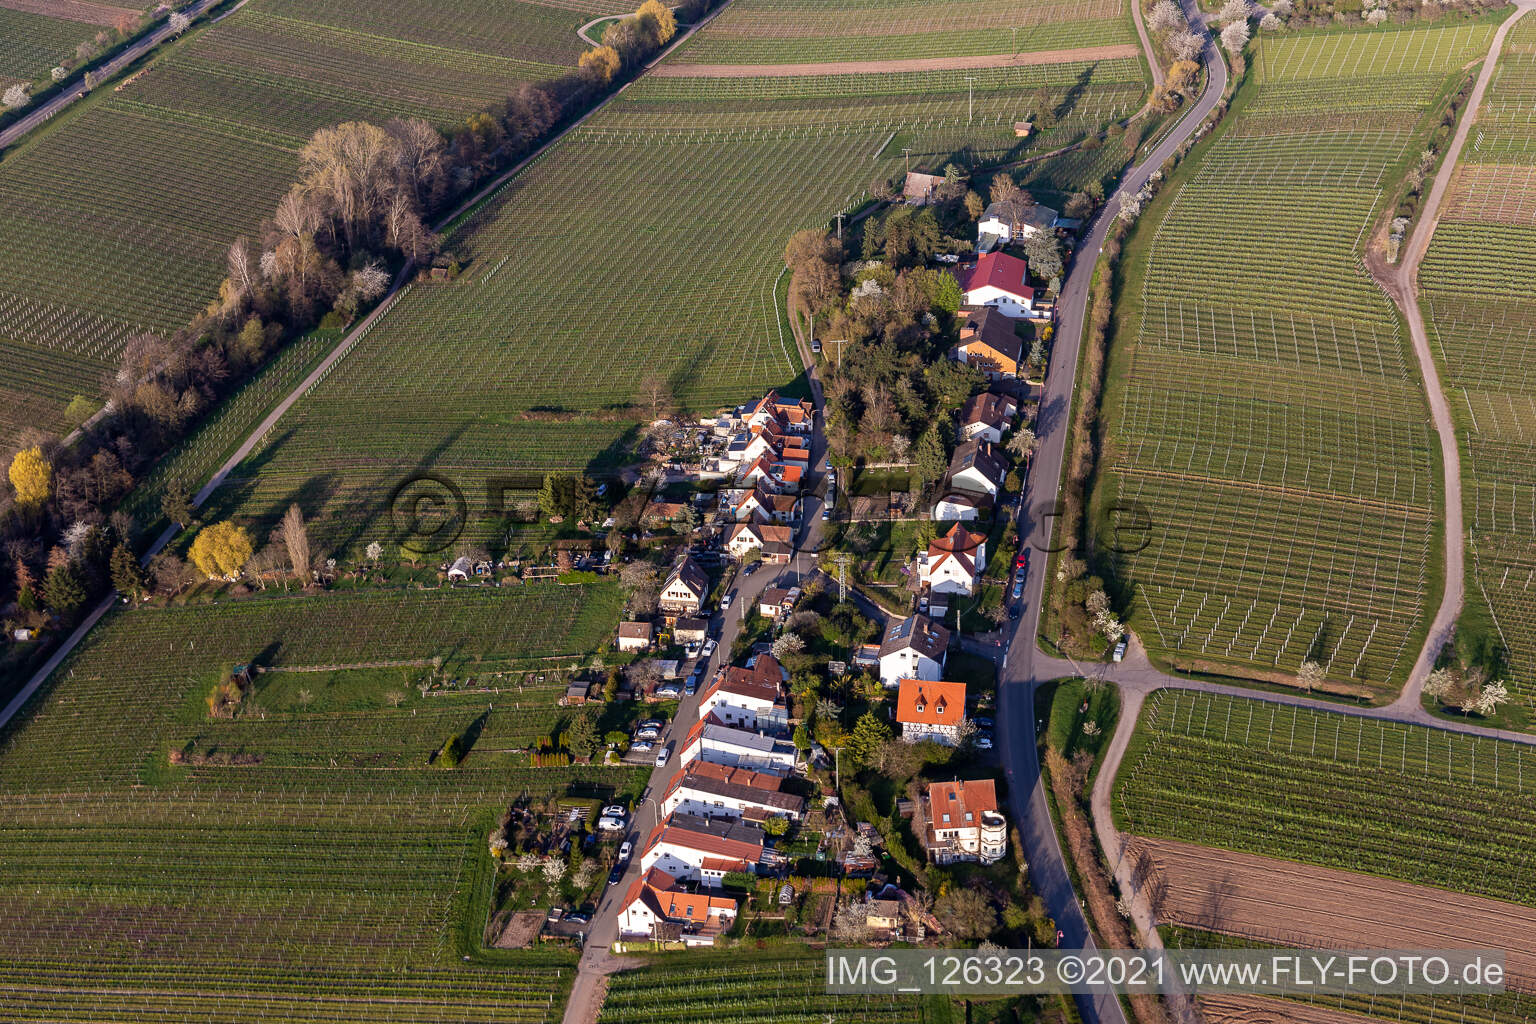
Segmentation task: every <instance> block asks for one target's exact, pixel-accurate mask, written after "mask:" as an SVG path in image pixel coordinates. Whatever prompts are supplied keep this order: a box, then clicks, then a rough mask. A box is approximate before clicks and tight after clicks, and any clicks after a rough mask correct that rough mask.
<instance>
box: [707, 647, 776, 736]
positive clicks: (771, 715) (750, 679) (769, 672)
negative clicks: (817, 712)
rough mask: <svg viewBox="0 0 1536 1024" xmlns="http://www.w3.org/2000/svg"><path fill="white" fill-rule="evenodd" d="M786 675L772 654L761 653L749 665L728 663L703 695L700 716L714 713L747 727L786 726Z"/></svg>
mask: <svg viewBox="0 0 1536 1024" xmlns="http://www.w3.org/2000/svg"><path fill="white" fill-rule="evenodd" d="M786 675H787V674H786V673H785V671H784V669H783V667H782V666H781V665H780V664H779V662H778V659H776V658H775V657H774V656H773V655H771V654H759V655H757V656H755V657H754V658H753V659H752V660H751V662H750V663H749V664H748V665H745V666H743V665H731V666H728V667H727V668H725V669H722V670H721V671H720V673H719V674H718V675H716V676H715V678H714V681H713V682H711V683H710V684H709V686H708V687H707V688H706V689H705V690H704V694H703V696H701V697H700V698H699V717H700V718H708V717H709V716H711V715H713V716H714V717H715V718H717V719H719V720H720V721H721V722H723V723H724V724H726V725H732V726H738V727H740V728H743V729H771V730H779V729H783V728H785V727H786V726H787V725H788V723H789V709H788V707H787V706H786V705H785V703H784V692H783V687H784V681H785V678H786Z"/></svg>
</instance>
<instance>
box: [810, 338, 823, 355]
mask: <svg viewBox="0 0 1536 1024" xmlns="http://www.w3.org/2000/svg"><path fill="white" fill-rule="evenodd" d="M811 352H812V353H814V354H816V355H821V342H819V341H813V342H811Z"/></svg>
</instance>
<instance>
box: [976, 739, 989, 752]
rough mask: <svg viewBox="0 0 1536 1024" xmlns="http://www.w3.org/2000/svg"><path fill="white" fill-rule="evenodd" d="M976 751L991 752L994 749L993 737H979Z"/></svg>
mask: <svg viewBox="0 0 1536 1024" xmlns="http://www.w3.org/2000/svg"><path fill="white" fill-rule="evenodd" d="M976 749H977V750H991V749H992V737H991V736H977V737H976Z"/></svg>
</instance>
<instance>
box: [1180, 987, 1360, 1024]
mask: <svg viewBox="0 0 1536 1024" xmlns="http://www.w3.org/2000/svg"><path fill="white" fill-rule="evenodd" d="M1200 1011H1201V1016H1203V1017H1204V1018H1205V1024H1364V1022H1365V1021H1372V1020H1378V1018H1376V1017H1362V1016H1361V1015H1360V1014H1358V1013H1350V1012H1348V1011H1346V1010H1338V1009H1334V1008H1333V1007H1331V1006H1318V1005H1317V1004H1315V1003H1303V1002H1301V1001H1299V1000H1296V999H1270V998H1268V997H1267V996H1251V995H1239V994H1236V993H1222V994H1220V995H1209V996H1201V997H1200Z"/></svg>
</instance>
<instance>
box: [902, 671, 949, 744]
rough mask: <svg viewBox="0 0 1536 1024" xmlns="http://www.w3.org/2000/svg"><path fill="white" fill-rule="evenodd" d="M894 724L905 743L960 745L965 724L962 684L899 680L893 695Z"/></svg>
mask: <svg viewBox="0 0 1536 1024" xmlns="http://www.w3.org/2000/svg"><path fill="white" fill-rule="evenodd" d="M896 721H897V722H899V723H900V724H901V738H902V739H903V740H905V741H906V742H908V743H920V742H922V741H923V740H933V741H934V742H935V743H942V744H944V745H945V746H946V747H953V746H957V745H959V743H960V730H961V727H962V726H963V725H964V724H965V684H964V683H946V682H927V681H926V680H922V679H903V680H902V681H901V686H900V688H899V689H898V690H897V691H896Z"/></svg>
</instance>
